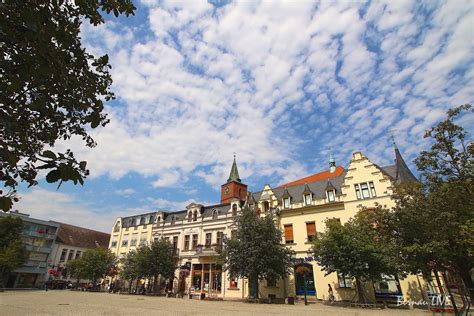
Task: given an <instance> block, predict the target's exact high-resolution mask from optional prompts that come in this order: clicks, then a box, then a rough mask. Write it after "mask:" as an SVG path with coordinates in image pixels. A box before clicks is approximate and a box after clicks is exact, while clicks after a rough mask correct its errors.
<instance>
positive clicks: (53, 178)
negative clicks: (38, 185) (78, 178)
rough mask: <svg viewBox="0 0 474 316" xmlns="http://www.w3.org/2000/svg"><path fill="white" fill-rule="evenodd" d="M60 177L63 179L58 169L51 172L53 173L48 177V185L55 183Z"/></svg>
mask: <svg viewBox="0 0 474 316" xmlns="http://www.w3.org/2000/svg"><path fill="white" fill-rule="evenodd" d="M60 177H61V173H60V172H59V170H57V169H55V170H51V171H50V172H49V173H48V174H47V175H46V181H47V182H48V183H53V182H56V181H58V180H59V178H60Z"/></svg>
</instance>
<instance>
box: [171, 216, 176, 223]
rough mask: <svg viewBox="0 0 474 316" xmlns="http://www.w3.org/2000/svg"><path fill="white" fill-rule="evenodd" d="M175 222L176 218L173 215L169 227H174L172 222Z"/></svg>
mask: <svg viewBox="0 0 474 316" xmlns="http://www.w3.org/2000/svg"><path fill="white" fill-rule="evenodd" d="M175 221H176V217H175V216H174V215H173V216H172V217H171V225H174V222H175Z"/></svg>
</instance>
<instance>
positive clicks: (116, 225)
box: [114, 223, 120, 233]
mask: <svg viewBox="0 0 474 316" xmlns="http://www.w3.org/2000/svg"><path fill="white" fill-rule="evenodd" d="M119 231H120V223H117V224H115V227H114V233H117V232H119Z"/></svg>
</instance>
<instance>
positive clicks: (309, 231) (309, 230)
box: [306, 222, 316, 242]
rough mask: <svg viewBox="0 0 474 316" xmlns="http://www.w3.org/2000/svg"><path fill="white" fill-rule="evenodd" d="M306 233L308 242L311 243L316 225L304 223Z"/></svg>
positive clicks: (314, 235)
mask: <svg viewBox="0 0 474 316" xmlns="http://www.w3.org/2000/svg"><path fill="white" fill-rule="evenodd" d="M306 233H307V234H308V242H311V241H313V240H314V237H316V223H315V222H309V223H306Z"/></svg>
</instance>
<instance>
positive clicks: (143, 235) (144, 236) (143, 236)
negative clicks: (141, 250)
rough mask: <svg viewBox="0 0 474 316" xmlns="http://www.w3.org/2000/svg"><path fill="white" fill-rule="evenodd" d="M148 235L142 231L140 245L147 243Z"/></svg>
mask: <svg viewBox="0 0 474 316" xmlns="http://www.w3.org/2000/svg"><path fill="white" fill-rule="evenodd" d="M146 235H147V233H146V232H142V234H141V235H140V246H141V245H144V244H146Z"/></svg>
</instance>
